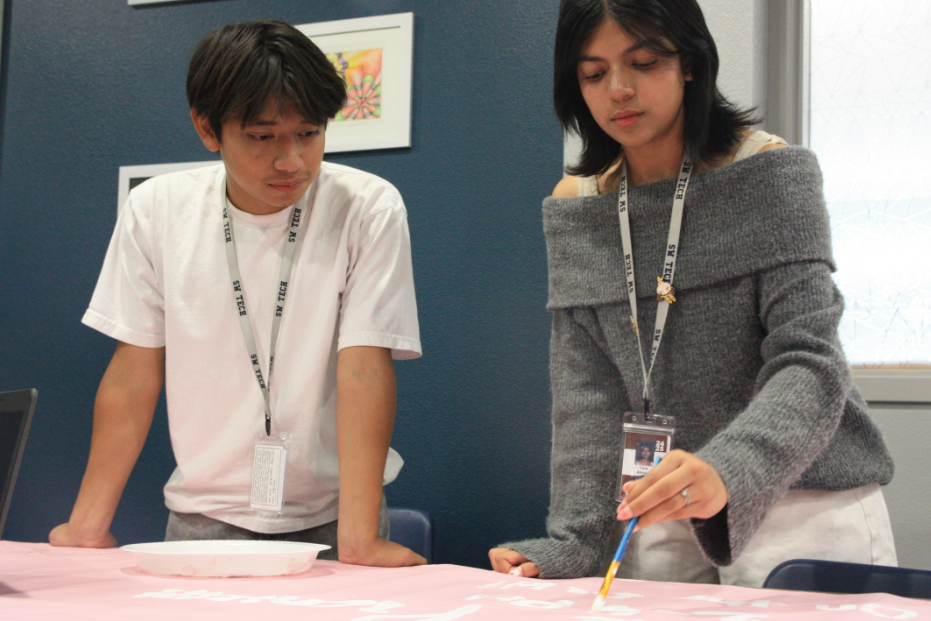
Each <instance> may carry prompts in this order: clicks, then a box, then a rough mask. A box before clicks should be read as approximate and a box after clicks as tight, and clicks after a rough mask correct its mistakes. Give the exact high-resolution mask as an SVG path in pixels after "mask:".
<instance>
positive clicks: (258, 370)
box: [223, 205, 307, 435]
mask: <svg viewBox="0 0 931 621" xmlns="http://www.w3.org/2000/svg"><path fill="white" fill-rule="evenodd" d="M228 209H229V208H228V207H223V235H224V238H225V239H226V260H227V262H228V263H229V266H230V278H231V279H232V281H233V299H234V300H235V301H236V310H237V312H238V313H239V324H240V326H241V327H242V335H243V338H244V339H245V340H246V349H247V350H248V352H249V361H250V363H251V364H252V370H253V371H254V372H255V379H256V380H257V381H258V383H259V388H260V389H261V390H262V397H263V398H264V399H265V434H266V435H271V433H272V408H271V402H270V401H269V396H268V391H269V389H270V387H271V381H272V369H274V367H275V349H276V348H277V346H278V330H279V328H280V327H281V315H282V313H284V301H285V297H286V296H287V294H288V281H289V280H290V279H291V270H292V267H293V264H294V251H295V249H296V248H297V246H299V245H300V241H301V239H303V233H304V231H305V230H306V229H307V227H304V228H301V213H302V211H303V209H302V208H301V207H300V206H299V205H295V206H294V209H293V211H292V213H291V227H290V228H289V230H288V238H287V240H285V244H284V252H282V254H281V269H280V270H279V276H278V301H277V303H276V305H275V317H274V318H273V319H272V336H271V343H270V344H269V346H268V382H266V381H265V379H264V378H263V377H262V367H261V366H260V365H259V355H258V351H257V349H256V346H255V335H253V333H252V323H251V322H250V321H249V316H248V315H247V314H246V300H245V298H243V293H242V277H241V276H240V274H239V259H238V258H237V257H236V241H235V240H234V239H233V226H232V222H231V221H230V217H229V213H228Z"/></svg>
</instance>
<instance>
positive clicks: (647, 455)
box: [616, 412, 676, 502]
mask: <svg viewBox="0 0 931 621" xmlns="http://www.w3.org/2000/svg"><path fill="white" fill-rule="evenodd" d="M675 435H676V417H675V416H664V415H661V414H643V413H642V412H624V444H623V448H622V449H621V459H620V462H621V463H620V464H618V477H617V494H616V500H617V501H618V502H621V501H622V500H624V496H626V494H625V493H624V492H623V488H624V485H625V484H626V483H627V482H628V481H634V480H636V479H641V478H643V477H644V476H646V474H647V473H648V472H649V471H650V470H652V469H653V464H654V463H655V461H656V458H657V457H663V456H664V455H666V453H668V452H669V451H671V450H672V448H673V439H674V438H675Z"/></svg>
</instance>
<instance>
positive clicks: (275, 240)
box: [49, 21, 425, 566]
mask: <svg viewBox="0 0 931 621" xmlns="http://www.w3.org/2000/svg"><path fill="white" fill-rule="evenodd" d="M187 90H188V100H189V103H190V106H191V118H192V120H193V123H194V127H195V129H196V130H197V133H198V135H199V136H200V137H201V139H202V140H203V142H204V145H205V146H206V147H207V148H208V149H210V150H211V151H215V152H219V153H220V154H221V156H222V160H223V161H222V164H218V165H216V166H208V167H205V168H201V169H196V170H193V171H185V172H180V173H173V174H169V175H163V176H160V177H156V178H153V179H151V180H149V181H147V182H145V183H143V184H141V185H140V186H139V187H137V188H135V189H134V190H133V191H132V192H131V193H130V197H129V199H128V200H127V202H126V204H125V205H124V206H123V208H122V211H121V214H120V217H119V220H118V222H117V227H116V231H115V232H114V235H113V239H112V240H111V243H110V248H109V250H108V252H107V257H106V259H105V261H104V266H103V269H102V271H101V275H100V280H99V281H98V284H97V288H96V289H95V291H94V296H93V298H92V300H91V304H90V306H89V308H88V310H87V313H86V314H85V316H84V319H83V322H84V323H85V324H87V325H89V326H91V327H93V328H95V329H97V330H100V331H101V332H103V333H105V334H107V335H109V336H111V337H113V338H115V339H116V340H117V347H116V352H115V353H114V355H113V359H112V360H111V362H110V365H109V366H108V368H107V370H106V372H105V373H104V376H103V379H102V381H101V383H100V388H99V390H98V392H97V399H96V403H95V407H94V428H93V436H92V440H91V451H90V458H89V460H88V465H87V470H86V472H85V474H84V479H83V482H82V484H81V489H80V492H79V494H78V498H77V500H76V502H75V505H74V509H73V510H72V513H71V517H70V519H69V521H68V522H67V523H65V524H62V525H60V526H58V527H56V528H55V529H53V530H52V532H51V533H50V534H49V541H50V542H51V543H52V544H53V545H61V546H85V547H107V546H113V545H116V540H115V539H114V537H113V536H112V534H111V533H110V524H111V522H112V520H113V516H114V513H115V511H116V507H117V504H118V502H119V499H120V496H121V494H122V492H123V488H124V486H125V485H126V481H127V479H128V477H129V474H130V472H131V470H132V468H133V466H134V464H135V462H136V460H137V458H138V456H139V453H140V451H141V449H142V446H143V444H144V442H145V438H146V436H147V434H148V430H149V427H150V425H151V421H152V417H153V413H154V409H155V405H156V401H157V399H158V396H159V393H160V392H161V389H162V386H163V385H164V386H165V389H166V397H167V403H168V419H169V429H170V432H171V441H172V449H173V451H174V454H175V459H176V462H177V464H178V467H177V469H176V470H175V472H174V473H173V474H172V476H171V478H170V479H169V481H168V483H167V484H166V486H165V502H166V505H167V506H168V508H169V509H170V510H171V513H170V517H169V523H168V529H167V533H166V538H167V539H218V538H220V539H231V538H232V539H235V538H261V539H267V538H272V539H291V540H300V541H316V542H319V543H327V544H330V545H333V546H334V550H333V551H332V552H333V556H332V558H337V556H336V554H337V553H338V558H339V560H341V561H343V562H348V563H354V564H364V565H377V566H402V565H414V564H420V563H424V562H425V560H424V559H423V558H422V557H420V556H419V555H417V554H415V553H414V552H412V551H411V550H408V549H407V548H405V547H403V546H400V545H398V544H395V543H391V542H389V541H388V540H387V539H386V537H385V535H386V524H387V520H386V517H385V508H384V499H383V494H382V487H383V484H384V483H387V482H390V481H391V480H393V479H394V477H395V476H397V473H398V470H399V469H400V467H401V464H402V461H401V459H400V457H399V456H398V455H397V453H395V452H394V451H393V450H392V449H390V447H389V443H390V439H391V434H392V429H393V424H394V413H395V376H394V368H393V363H392V358H395V359H404V358H414V357H417V356H419V355H420V340H419V339H420V337H419V329H418V324H417V310H416V303H415V299H414V288H413V274H412V268H411V258H410V241H409V237H408V229H407V220H406V211H405V209H404V204H403V202H402V200H401V197H400V195H399V194H398V192H397V190H396V189H395V188H394V187H393V186H392V185H391V184H389V183H388V182H386V181H384V180H382V179H380V178H378V177H375V176H374V175H370V174H368V173H363V172H361V171H357V170H354V169H351V168H348V167H345V166H340V165H335V164H329V163H325V162H323V161H322V158H323V149H324V139H325V130H326V123H327V120H328V119H331V118H333V117H334V116H335V114H336V112H337V111H338V109H339V108H340V107H341V106H342V105H343V103H344V100H345V95H346V91H345V83H344V81H343V80H342V79H341V78H340V76H339V75H338V74H337V73H336V70H335V69H334V68H333V66H332V65H331V64H330V63H329V62H328V61H327V59H326V57H325V56H324V55H323V54H322V53H321V52H320V50H319V49H317V47H316V46H314V44H313V43H311V42H310V40H309V39H307V37H305V36H304V35H303V34H301V33H300V32H299V31H297V30H296V29H294V28H292V27H291V26H288V25H287V24H284V23H282V22H275V21H263V22H252V23H247V24H240V25H235V26H227V27H224V28H221V29H219V30H217V31H215V32H213V33H211V34H210V35H208V36H207V37H206V38H205V39H204V40H203V41H201V43H200V45H199V46H198V48H197V50H196V51H195V52H194V55H193V57H192V59H191V64H190V68H189V72H188V85H187ZM270 358H271V359H273V361H274V364H273V365H272V364H271V360H270ZM257 455H263V456H265V458H269V456H271V457H270V458H271V459H274V458H275V456H278V458H279V459H281V460H282V461H283V462H284V463H285V468H284V473H283V475H282V473H281V470H280V469H279V468H278V467H277V466H275V467H274V468H272V469H269V468H266V469H265V470H264V471H263V473H264V474H263V475H262V476H259V475H256V474H255V473H256V472H259V471H260V470H262V468H261V467H260V466H261V464H260V463H259V462H260V461H261V460H260V459H259V458H258V457H257ZM282 456H283V457H282ZM263 463H264V462H263ZM276 503H277V505H280V507H279V506H277V505H276ZM325 557H326V554H322V555H321V558H325Z"/></svg>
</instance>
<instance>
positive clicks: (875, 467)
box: [489, 0, 896, 586]
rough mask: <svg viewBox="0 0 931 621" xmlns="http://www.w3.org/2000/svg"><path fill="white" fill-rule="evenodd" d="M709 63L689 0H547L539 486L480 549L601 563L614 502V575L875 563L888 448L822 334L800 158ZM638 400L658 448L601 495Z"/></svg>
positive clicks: (498, 554) (528, 569) (812, 191)
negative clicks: (625, 536) (547, 399)
mask: <svg viewBox="0 0 931 621" xmlns="http://www.w3.org/2000/svg"><path fill="white" fill-rule="evenodd" d="M717 71H718V57H717V51H716V48H715V45H714V41H713V40H712V38H711V34H710V33H709V32H708V29H707V26H706V25H705V21H704V17H703V16H702V13H701V9H700V8H699V7H698V4H697V2H696V1H695V0H563V1H562V5H561V7H560V15H559V23H558V26H557V34H556V50H555V80H554V88H555V90H554V99H555V104H556V105H555V107H556V113H557V115H558V116H559V119H560V121H561V123H562V125H563V126H564V128H566V129H567V130H571V131H575V132H577V133H578V134H579V135H580V136H581V138H582V141H583V152H582V156H581V159H580V162H579V164H578V165H576V166H575V167H572V168H570V169H569V173H570V175H569V176H567V177H565V178H564V179H563V180H562V181H560V182H559V184H558V185H557V186H556V189H555V190H554V192H553V196H552V197H551V198H547V199H546V200H545V201H544V203H543V214H544V229H545V232H546V239H547V248H548V257H549V281H550V285H549V301H548V308H549V309H550V310H551V311H552V313H553V333H552V341H551V383H552V392H553V414H552V416H553V446H552V486H551V503H550V511H549V516H548V519H547V536H546V537H544V538H540V539H531V540H526V541H519V542H510V543H505V544H502V545H501V546H500V547H498V548H495V549H493V550H491V551H490V553H489V556H490V558H491V562H492V566H493V567H494V569H496V570H497V571H501V572H505V573H511V574H514V575H523V576H540V577H543V578H561V577H566V578H568V577H580V576H593V575H601V574H603V572H604V569H605V567H606V561H607V560H608V559H610V556H611V554H612V553H613V551H614V545H616V539H614V540H612V536H613V537H616V536H617V533H618V531H619V528H622V527H623V522H618V520H627V519H630V518H631V517H634V516H639V523H638V525H637V531H636V532H635V534H634V537H633V538H632V540H631V544H630V547H629V548H628V552H627V555H626V556H625V557H624V562H623V563H622V565H621V572H620V574H619V575H620V576H621V577H627V578H639V579H651V580H666V581H679V582H712V583H717V582H720V583H723V584H736V585H742V586H760V585H761V584H762V582H763V580H764V579H765V577H766V575H767V574H768V572H769V571H770V570H771V569H772V568H773V567H774V566H775V565H777V564H778V563H779V562H781V561H783V560H787V559H790V558H801V557H804V558H823V559H833V560H843V561H853V562H861V563H877V564H885V565H895V564H896V557H895V547H894V544H893V541H892V532H891V528H890V526H889V519H888V515H887V512H886V507H885V502H884V500H883V497H882V492H881V491H880V489H879V486H880V485H883V484H885V483H888V482H889V481H890V479H891V478H892V471H893V464H892V458H891V456H890V455H889V452H888V450H887V448H886V446H885V444H884V443H883V440H882V436H881V434H880V432H879V430H878V428H877V427H876V425H875V424H874V422H873V421H872V420H871V419H870V417H869V414H868V413H867V407H866V403H865V402H864V400H863V398H862V397H861V395H860V394H859V392H858V391H857V388H856V386H855V385H854V384H853V381H852V378H851V373H850V370H849V367H848V365H847V363H846V360H845V358H844V355H843V352H842V350H841V347H840V344H839V342H838V337H837V324H838V321H839V319H840V316H841V313H842V311H843V300H842V297H841V294H840V292H839V291H838V290H837V288H836V286H835V285H834V282H833V280H832V277H831V272H832V271H833V270H834V268H835V266H834V261H833V257H832V253H831V245H830V229H829V225H828V216H827V212H826V209H825V205H824V199H823V196H822V190H821V185H822V184H821V173H820V170H819V168H818V164H817V161H816V159H815V156H814V154H812V153H811V152H810V151H807V150H805V149H802V148H798V147H787V146H786V145H785V142H784V141H782V140H781V139H778V138H776V137H773V136H770V135H769V134H765V133H764V132H753V131H750V129H749V128H750V126H751V125H752V124H753V123H754V122H755V121H754V119H752V118H751V116H750V114H749V112H748V111H742V110H738V109H737V108H735V107H734V106H733V105H731V104H730V103H729V102H728V101H727V100H726V99H725V98H724V97H723V96H722V95H721V93H720V92H719V91H718V89H717V87H716V78H717ZM679 226H681V228H680V229H679V230H678V231H677V230H676V229H677V227H679ZM658 315H659V319H657V316H658ZM632 326H633V327H634V329H633V330H632V329H631V327H632ZM647 405H648V406H649V411H650V412H652V413H656V414H662V415H671V416H674V417H675V418H676V420H677V423H676V424H677V430H676V435H675V443H676V446H677V448H676V449H675V450H673V451H671V452H668V453H667V454H666V455H665V456H664V458H663V460H662V462H661V463H660V464H659V465H658V466H656V467H655V468H653V469H652V470H651V471H650V472H649V474H647V475H646V476H645V477H643V478H642V479H640V480H636V481H630V482H628V483H627V484H626V485H625V487H624V491H625V492H626V494H627V495H626V498H625V499H624V500H623V502H621V504H620V506H618V505H617V502H616V500H615V489H616V481H617V478H618V472H617V464H618V459H619V454H620V451H621V447H622V444H623V429H622V416H623V414H624V413H625V412H628V411H637V410H639V411H643V410H644V408H645V407H646V406H647Z"/></svg>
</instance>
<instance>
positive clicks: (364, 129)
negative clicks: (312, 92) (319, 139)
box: [295, 13, 414, 153]
mask: <svg viewBox="0 0 931 621" xmlns="http://www.w3.org/2000/svg"><path fill="white" fill-rule="evenodd" d="M295 27H296V28H297V29H298V30H300V31H301V32H303V33H304V34H306V35H307V36H308V37H309V38H310V40H311V41H313V42H314V43H315V44H316V45H317V47H319V48H320V50H321V51H322V52H323V53H324V54H326V55H327V58H328V59H330V61H331V62H333V63H334V66H336V68H337V71H339V72H340V75H341V76H343V78H344V79H345V80H346V82H347V98H348V99H347V104H346V106H345V107H344V108H343V109H342V110H340V112H339V113H338V114H337V116H336V118H334V119H333V120H331V121H330V122H329V123H328V125H327V131H326V148H325V152H326V153H340V152H345V151H367V150H374V149H396V148H403V147H410V146H411V87H412V84H413V82H412V69H413V49H414V14H413V13H395V14H391V15H378V16H374V17H360V18H356V19H342V20H337V21H330V22H317V23H312V24H300V25H297V26H295Z"/></svg>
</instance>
